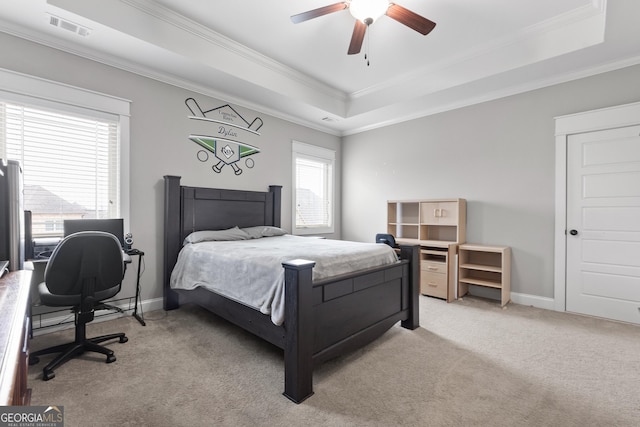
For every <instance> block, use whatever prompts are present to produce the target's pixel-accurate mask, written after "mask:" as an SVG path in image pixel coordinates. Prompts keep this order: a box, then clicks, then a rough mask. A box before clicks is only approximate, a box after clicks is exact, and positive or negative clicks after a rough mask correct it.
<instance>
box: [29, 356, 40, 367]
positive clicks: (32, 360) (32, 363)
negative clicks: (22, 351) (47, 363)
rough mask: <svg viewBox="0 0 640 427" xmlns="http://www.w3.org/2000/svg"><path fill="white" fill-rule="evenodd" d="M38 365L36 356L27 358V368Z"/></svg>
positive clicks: (38, 359)
mask: <svg viewBox="0 0 640 427" xmlns="http://www.w3.org/2000/svg"><path fill="white" fill-rule="evenodd" d="M38 363H40V358H39V357H38V356H29V366H33V365H37V364H38Z"/></svg>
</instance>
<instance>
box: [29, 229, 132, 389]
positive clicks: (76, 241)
mask: <svg viewBox="0 0 640 427" xmlns="http://www.w3.org/2000/svg"><path fill="white" fill-rule="evenodd" d="M124 269H125V267H124V260H123V253H122V247H121V246H120V242H119V241H118V239H116V237H115V236H114V235H113V234H110V233H105V232H102V231H81V232H78V233H74V234H71V235H69V236H67V237H65V239H64V240H62V242H60V244H59V245H58V246H56V248H55V249H54V251H53V253H52V254H51V258H50V259H49V262H48V263H47V267H46V269H45V272H44V282H42V283H40V285H39V286H38V293H39V294H40V301H41V302H42V304H44V305H47V306H54V307H69V306H71V307H72V311H73V312H74V314H75V324H76V338H75V341H73V342H71V343H67V344H62V345H57V346H55V347H51V348H46V349H44V350H39V351H36V352H33V353H32V354H31V355H30V356H29V364H31V365H34V364H36V363H38V362H39V358H38V356H41V355H43V354H51V353H60V354H59V355H58V356H57V357H56V358H55V359H53V360H52V361H51V362H49V364H48V365H47V366H45V367H44V369H43V376H42V379H43V380H45V381H48V380H50V379H52V378H54V377H55V374H54V372H53V370H54V369H55V368H57V367H58V366H60V365H61V364H62V363H65V362H66V361H68V360H70V359H71V358H73V357H75V356H79V355H81V354H82V353H84V352H85V351H94V352H97V353H102V354H105V355H106V356H107V363H111V362H115V360H116V356H115V355H114V353H113V350H110V349H108V348H106V347H103V346H101V345H98V343H101V342H104V341H108V340H112V339H115V338H118V339H119V340H120V342H121V343H125V342H127V341H128V338H127V337H126V336H125V334H124V333H118V334H110V335H104V336H100V337H96V338H87V334H86V332H87V323H89V322H91V321H92V320H93V317H94V311H95V310H100V309H106V308H110V307H109V306H108V305H106V304H104V303H101V301H104V300H106V299H108V298H111V297H113V296H114V295H116V294H117V293H118V292H120V286H121V283H122V279H123V277H124Z"/></svg>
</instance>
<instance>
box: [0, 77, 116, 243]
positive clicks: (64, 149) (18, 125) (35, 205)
mask: <svg viewBox="0 0 640 427" xmlns="http://www.w3.org/2000/svg"><path fill="white" fill-rule="evenodd" d="M3 73H5V71H3V70H0V77H4V76H2V74H3ZM7 75H8V77H10V79H9V81H10V83H16V86H17V87H11V88H10V89H12V91H6V90H5V91H3V89H5V88H4V87H0V158H6V159H10V160H17V161H19V162H20V164H21V166H22V170H23V184H24V209H25V210H29V211H31V216H32V232H33V236H34V237H45V236H62V233H63V221H64V220H65V219H79V218H123V217H125V216H128V174H127V173H125V172H126V170H125V171H123V168H124V167H125V165H127V164H128V137H127V135H125V132H123V128H124V131H126V132H127V133H128V116H124V115H122V114H119V113H118V112H117V111H113V110H114V109H113V108H109V107H111V106H113V105H118V108H116V109H115V110H118V109H121V110H122V109H124V110H126V111H127V112H128V102H126V106H123V105H124V103H125V102H122V101H124V100H117V99H114V98H111V97H108V96H106V95H100V94H96V93H94V92H87V91H84V90H82V89H78V88H73V87H69V86H65V85H59V84H57V83H54V82H49V81H43V80H40V79H37V78H33V77H30V76H23V75H14V74H10V73H8V72H7ZM14 78H17V80H16V79H14ZM27 82H28V84H30V85H32V86H33V85H34V84H35V86H36V87H38V89H40V90H41V92H40V93H39V94H38V97H33V96H28V94H27V95H25V94H24V93H20V94H17V93H16V92H18V91H19V90H20V89H21V88H22V89H27V86H25V84H26V83H27ZM43 93H44V94H45V95H47V94H49V95H51V96H50V97H43V95H42V94H43ZM70 101H71V102H74V103H75V104H76V105H70ZM105 106H107V107H108V108H100V107H105ZM87 107H89V108H87ZM96 107H98V108H97V109H96ZM105 110H107V111H105ZM109 110H111V111H109ZM123 181H124V182H123ZM125 189H126V190H125ZM123 190H125V191H123Z"/></svg>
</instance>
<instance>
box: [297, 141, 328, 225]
mask: <svg viewBox="0 0 640 427" xmlns="http://www.w3.org/2000/svg"><path fill="white" fill-rule="evenodd" d="M334 161H335V151H333V150H328V149H326V148H321V147H316V146H313V145H308V144H302V143H299V142H295V141H294V142H293V180H294V182H293V187H294V188H295V192H294V194H293V198H294V200H293V208H294V212H293V221H294V224H293V234H321V233H333V231H334V189H333V185H334V184H333V183H334V176H333V174H334Z"/></svg>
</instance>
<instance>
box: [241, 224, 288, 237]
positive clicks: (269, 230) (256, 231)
mask: <svg viewBox="0 0 640 427" xmlns="http://www.w3.org/2000/svg"><path fill="white" fill-rule="evenodd" d="M241 230H242V231H244V232H246V233H247V234H248V235H249V236H250V237H249V238H250V239H259V238H261V237H272V236H283V235H285V234H287V232H286V231H285V230H283V229H282V228H278V227H273V226H270V225H258V226H255V227H247V228H241Z"/></svg>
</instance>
